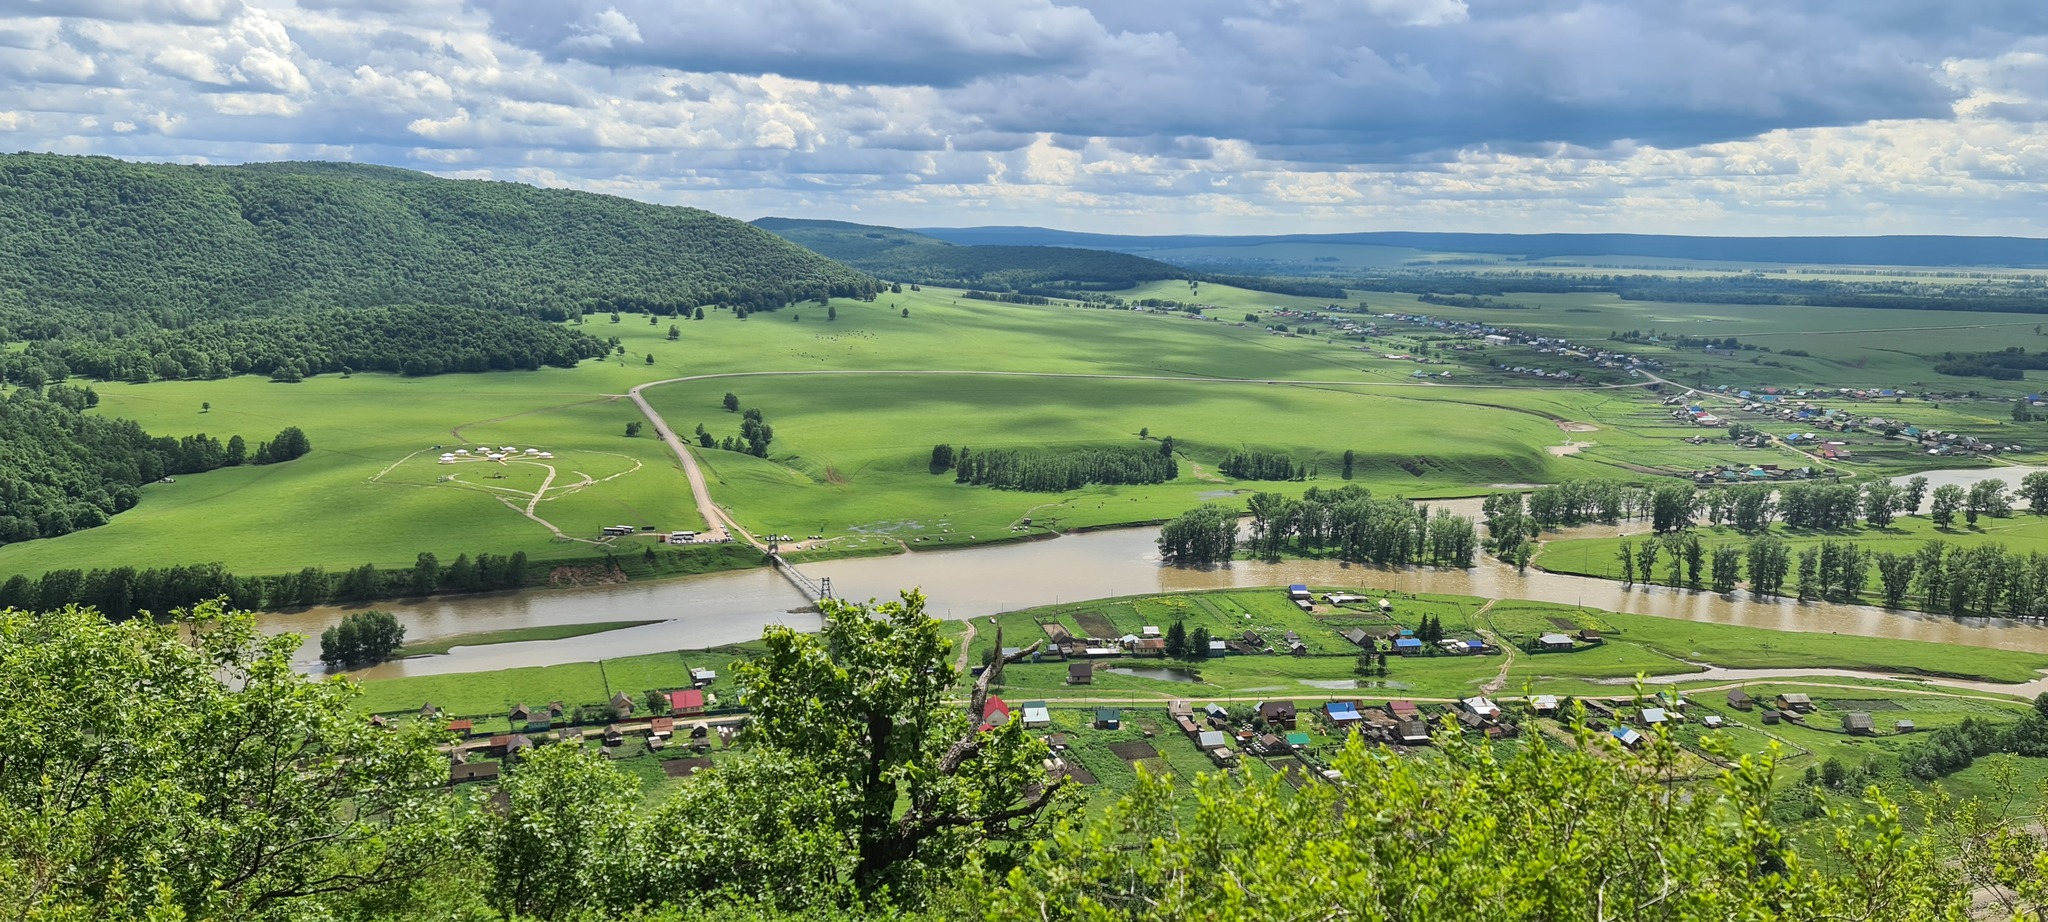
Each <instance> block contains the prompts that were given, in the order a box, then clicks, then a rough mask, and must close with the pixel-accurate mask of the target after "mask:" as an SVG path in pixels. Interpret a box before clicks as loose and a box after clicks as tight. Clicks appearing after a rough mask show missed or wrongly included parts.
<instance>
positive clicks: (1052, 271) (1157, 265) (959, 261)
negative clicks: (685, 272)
mask: <svg viewBox="0 0 2048 922" xmlns="http://www.w3.org/2000/svg"><path fill="white" fill-rule="evenodd" d="M754 226H755V227H759V228H761V229H763V230H767V231H771V232H773V233H775V234H778V235H780V236H782V237H784V238H786V239H788V240H790V241H791V242H794V243H797V244H801V245H802V246H805V247H808V248H810V249H812V250H815V251H817V252H819V253H822V254H824V255H826V256H829V257H831V258H833V259H836V260H839V261H841V262H844V263H846V264H847V265H850V266H853V267H854V268H857V269H860V270H861V271H863V272H869V273H872V274H874V275H877V276H880V277H882V278H886V279H894V280H897V281H904V282H915V283H918V284H922V285H945V286H949V287H958V288H996V289H1002V290H1010V291H1024V290H1030V289H1046V288H1077V289H1082V290H1098V291H1106V290H1113V289H1118V288H1129V287H1131V286H1132V285H1137V284H1139V283H1142V282H1151V281H1157V280H1159V279H1178V278H1186V277H1188V271H1187V270H1185V269H1182V268H1180V267H1178V266H1172V265H1168V264H1166V263H1163V262H1159V261H1158V260H1154V259H1146V258H1144V257H1142V256H1131V255H1128V254H1124V253H1112V252H1110V251H1108V250H1086V249H1075V248H1072V247H1043V246H956V245H954V244H950V243H947V242H945V241H943V240H940V239H938V238H936V237H927V236H925V235H923V234H919V233H916V232H914V231H906V230H901V229H898V228H894V227H877V226H874V225H868V224H851V223H848V222H845V221H808V220H803V219H799V218H761V219H760V220H757V221H755V222H754Z"/></svg>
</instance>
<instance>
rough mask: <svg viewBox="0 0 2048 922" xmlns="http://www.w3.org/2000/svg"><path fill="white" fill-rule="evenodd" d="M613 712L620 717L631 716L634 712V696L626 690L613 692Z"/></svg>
mask: <svg viewBox="0 0 2048 922" xmlns="http://www.w3.org/2000/svg"><path fill="white" fill-rule="evenodd" d="M612 713H613V714H616V715H618V716H620V717H627V716H630V715H631V714H632V713H633V696H631V695H628V694H626V693H625V692H613V693H612Z"/></svg>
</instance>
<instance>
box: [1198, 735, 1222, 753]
mask: <svg viewBox="0 0 2048 922" xmlns="http://www.w3.org/2000/svg"><path fill="white" fill-rule="evenodd" d="M1195 745H1196V746H1199V747H1201V749H1202V751H1203V752H1208V751H1210V750H1212V749H1221V748H1223V747H1225V746H1228V745H1230V737H1229V736H1228V735H1226V734H1225V733H1224V732H1223V731H1221V730H1203V731H1202V732H1201V734H1200V735H1198V736H1196V737H1195Z"/></svg>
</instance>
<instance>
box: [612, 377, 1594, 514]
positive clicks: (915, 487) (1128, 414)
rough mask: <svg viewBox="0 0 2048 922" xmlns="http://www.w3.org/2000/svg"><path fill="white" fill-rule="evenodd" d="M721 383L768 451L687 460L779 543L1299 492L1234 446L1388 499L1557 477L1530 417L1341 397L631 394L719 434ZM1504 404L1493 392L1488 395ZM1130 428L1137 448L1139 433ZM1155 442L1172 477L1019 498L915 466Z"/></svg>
mask: <svg viewBox="0 0 2048 922" xmlns="http://www.w3.org/2000/svg"><path fill="white" fill-rule="evenodd" d="M728 390H731V391H733V392H735V393H739V394H740V396H741V400H742V403H744V404H745V405H747V406H750V407H758V408H760V410H761V411H762V412H763V414H764V415H765V417H766V418H767V420H768V421H769V422H770V423H771V424H772V425H774V427H775V445H774V450H773V452H772V457H771V458H769V459H765V460H764V459H759V458H754V457H751V456H748V455H743V454H738V453H733V452H724V451H707V452H704V453H702V455H701V457H702V459H703V462H704V463H705V465H706V466H707V468H708V469H709V473H710V475H711V476H712V477H713V478H714V494H715V495H716V496H718V497H719V498H720V500H721V502H723V503H724V504H726V505H727V506H728V507H729V508H731V509H732V510H733V512H734V514H736V515H737V516H739V517H740V519H741V521H742V522H743V523H745V524H747V525H749V526H751V527H758V528H760V529H764V530H766V531H769V532H778V533H780V532H787V533H792V534H798V533H800V534H818V533H824V534H830V535H846V534H854V535H860V534H867V535H874V534H887V535H894V536H899V537H904V538H914V537H925V538H927V539H928V540H933V541H936V540H937V539H938V538H939V537H942V536H945V537H947V540H948V543H949V544H958V543H963V542H966V543H972V542H975V541H986V540H990V539H994V538H1007V537H1009V536H1010V535H1011V534H1013V533H1012V532H1011V531H1010V530H1009V529H1010V527H1011V526H1012V525H1016V524H1018V523H1019V522H1020V520H1021V519H1022V518H1023V517H1025V516H1031V517H1032V518H1033V524H1034V525H1035V526H1038V527H1041V528H1043V527H1048V526H1050V527H1056V528H1073V527H1082V526H1096V525H1106V524H1117V523H1125V522H1134V521H1146V520H1155V519H1164V518H1170V517H1172V516H1174V515H1176V514H1178V513H1180V512H1181V511H1183V510H1185V509H1187V508H1189V507H1191V506H1194V505H1198V504H1200V503H1202V502H1204V501H1205V500H1213V499H1223V498H1228V497H1229V495H1230V493H1231V492H1232V491H1236V490H1284V491H1288V492H1299V491H1300V490H1301V489H1302V488H1303V487H1304V486H1307V485H1308V484H1303V483H1278V484H1271V483H1258V482H1240V481H1235V480H1230V479H1228V478H1225V477H1223V476H1221V475H1220V474H1217V473H1216V465H1217V464H1218V463H1219V462H1220V461H1221V460H1222V458H1223V456H1224V455H1225V454H1227V453H1228V452H1230V451H1234V450H1237V449H1240V448H1247V447H1255V448H1265V449H1270V450H1278V451H1285V452H1288V453H1289V454H1291V455H1293V456H1294V457H1295V458H1297V459H1300V460H1302V461H1304V462H1311V463H1314V464H1316V465H1318V466H1319V467H1320V469H1321V471H1322V475H1321V478H1320V479H1319V480H1317V481H1314V483H1315V484H1317V485H1321V486H1326V487H1330V486H1337V485H1340V484H1342V483H1343V481H1342V480H1340V479H1339V477H1338V475H1339V473H1340V470H1341V461H1340V456H1341V455H1342V454H1343V452H1344V451H1345V450H1347V449H1348V450H1353V451H1356V452H1357V455H1358V462H1357V467H1356V469H1355V477H1356V481H1355V482H1358V483H1360V484H1363V485H1365V486H1368V487H1371V488H1373V489H1375V490H1376V491H1385V492H1391V493H1409V494H1413V493H1421V492H1436V493H1443V492H1471V489H1472V487H1474V486H1476V487H1478V488H1480V489H1484V487H1485V486H1486V485H1488V484H1495V483H1524V482H1532V481H1541V480H1546V479H1551V478H1554V477H1557V476H1562V475H1563V474H1564V473H1565V471H1566V470H1568V469H1569V468H1570V467H1572V465H1569V464H1566V463H1564V462H1562V461H1560V460H1559V459H1557V458H1555V457H1553V456H1551V455H1549V454H1547V453H1546V452H1544V451H1543V450H1542V446H1543V445H1544V444H1545V443H1547V442H1557V443H1561V442H1562V438H1563V434H1562V433H1561V432H1559V430H1558V429H1557V427H1556V425H1555V424H1554V423H1552V422H1550V421H1548V420H1546V419H1544V418H1542V417H1541V416H1538V415H1535V414H1532V413H1526V412H1517V411H1514V410H1507V409H1498V408H1494V407H1487V406H1479V405H1473V404H1462V403H1444V402H1440V401H1434V400H1419V399H1406V398H1403V397H1395V396H1387V395H1383V394H1379V393H1373V392H1370V391H1367V390H1363V389H1355V390H1354V389H1345V388H1340V387H1315V388H1310V387H1301V386H1286V385H1268V384H1263V383H1260V384H1199V383H1187V382H1174V381H1132V380H1090V379H1075V378H1009V377H996V376H983V375H959V376H955V375H946V376H932V375H903V376H867V375H862V376H802V377H758V378H745V379H715V380H710V381H702V382H690V383H685V384H675V385H667V386H664V387H661V388H657V389H653V390H651V391H650V392H649V394H648V396H649V400H650V402H652V403H653V404H654V406H655V407H656V409H657V410H659V411H660V412H661V413H662V414H663V416H664V417H666V418H667V419H668V420H669V422H670V425H671V426H672V427H673V428H675V429H678V430H680V431H684V432H687V431H690V430H692V429H693V428H694V427H695V426H696V425H697V424H699V423H702V424H703V425H705V426H706V427H707V429H709V430H710V431H712V432H713V433H714V434H720V433H722V431H723V430H726V429H730V428H736V420H735V419H734V418H733V415H732V414H728V413H725V412H723V411H722V410H721V409H719V400H720V397H721V396H722V395H723V394H724V393H726V392H727V391H728ZM1483 393H1490V392H1483ZM1516 396H1517V395H1516V394H1515V393H1514V392H1502V394H1501V395H1499V396H1498V397H1497V399H1499V400H1502V401H1510V400H1513V399H1514V398H1515V397H1516ZM1141 430H1149V432H1150V435H1151V440H1141V439H1140V438H1139V432H1140V431H1141ZM1165 436H1172V437H1173V438H1174V440H1175V442H1176V443H1177V447H1178V451H1179V453H1180V455H1181V457H1182V462H1183V463H1182V465H1181V476H1180V477H1179V478H1178V479H1176V480H1174V481H1171V482H1168V483H1165V484H1159V485H1150V486H1133V485H1126V486H1094V487H1087V488H1083V489H1081V490H1078V491H1070V492H1065V493H1023V492H1017V491H1002V490H995V489H992V488H988V487H979V486H971V485H964V484H956V483H955V482H954V479H953V477H952V475H951V474H950V473H948V474H940V475H934V474H933V473H931V471H930V469H929V462H930V459H931V446H932V445H934V444H936V443H941V442H944V443H949V444H952V445H955V446H969V447H972V448H974V449H981V450H986V449H991V448H1021V449H1036V450H1052V451H1057V450H1059V449H1062V448H1069V447H1083V446H1094V445H1117V444H1123V445H1131V446H1140V447H1144V448H1146V449H1152V448H1156V446H1157V445H1158V442H1157V440H1158V439H1159V438H1162V437H1165ZM1395 445H1398V446H1399V448H1398V450H1395V449H1393V448H1391V447H1386V446H1395ZM1411 469H1412V470H1413V473H1411ZM948 530H950V531H948Z"/></svg>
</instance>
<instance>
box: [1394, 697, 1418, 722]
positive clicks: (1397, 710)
mask: <svg viewBox="0 0 2048 922" xmlns="http://www.w3.org/2000/svg"><path fill="white" fill-rule="evenodd" d="M1387 712H1388V713H1390V714H1392V715H1394V719H1395V720H1416V719H1418V718H1420V717H1421V716H1422V709H1421V708H1419V707H1416V706H1415V702H1413V701H1389V702H1387Z"/></svg>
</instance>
